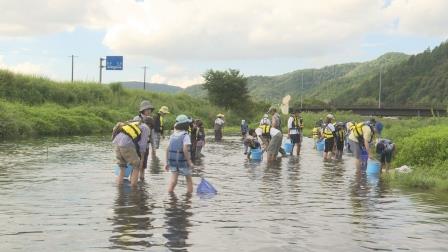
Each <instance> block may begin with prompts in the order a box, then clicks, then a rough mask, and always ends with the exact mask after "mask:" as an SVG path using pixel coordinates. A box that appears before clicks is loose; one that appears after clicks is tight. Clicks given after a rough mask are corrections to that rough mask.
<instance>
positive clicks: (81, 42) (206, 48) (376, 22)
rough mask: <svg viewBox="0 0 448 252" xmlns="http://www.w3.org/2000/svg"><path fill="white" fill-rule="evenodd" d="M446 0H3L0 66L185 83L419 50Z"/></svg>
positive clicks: (438, 35) (429, 42)
mask: <svg viewBox="0 0 448 252" xmlns="http://www.w3.org/2000/svg"><path fill="white" fill-rule="evenodd" d="M446 10H448V1H447V0H319V1H309V0H0V14H1V15H0V68H3V69H9V70H11V71H14V72H20V73H25V74H33V75H43V76H46V77H49V78H52V79H55V80H60V81H69V80H70V79H71V58H70V57H69V56H70V55H75V56H76V57H75V58H74V79H75V80H79V81H95V82H96V81H98V79H99V59H100V58H101V57H105V56H116V55H119V56H123V58H124V69H123V70H122V71H105V70H104V71H103V82H106V83H109V82H116V81H143V72H144V70H143V66H148V72H147V80H149V81H151V82H154V83H168V84H171V85H176V86H180V87H187V86H190V85H193V84H198V83H201V82H202V77H201V75H202V74H203V73H204V72H205V71H206V70H208V69H216V70H224V69H228V68H233V69H239V70H240V71H241V72H242V73H243V74H245V75H246V76H251V75H278V74H283V73H287V72H290V71H293V70H297V69H303V68H319V67H323V66H326V65H332V64H340V63H347V62H360V61H367V60H373V59H375V58H377V57H379V56H381V55H382V54H384V53H387V52H392V51H393V52H404V53H408V54H416V53H419V52H421V51H423V50H425V49H427V48H428V47H430V48H434V47H435V46H437V45H439V44H440V43H442V42H444V41H446V40H447V38H448V29H447V28H446V25H447V24H448V15H447V14H446Z"/></svg>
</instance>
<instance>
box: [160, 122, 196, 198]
mask: <svg viewBox="0 0 448 252" xmlns="http://www.w3.org/2000/svg"><path fill="white" fill-rule="evenodd" d="M191 121H192V120H191V119H190V118H188V117H187V116H186V115H179V116H178V117H176V123H175V124H174V133H173V134H172V135H171V137H170V142H169V145H168V149H167V151H166V165H165V170H166V171H171V178H170V182H169V185H168V192H169V193H172V192H173V191H174V188H175V187H176V185H177V179H178V177H179V174H180V175H182V176H185V179H186V181H187V193H188V194H191V193H192V192H193V180H192V178H191V169H192V168H193V163H192V161H191V152H190V148H191V139H190V135H189V134H188V128H189V127H190V123H191Z"/></svg>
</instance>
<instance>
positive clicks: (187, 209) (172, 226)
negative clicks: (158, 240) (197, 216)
mask: <svg viewBox="0 0 448 252" xmlns="http://www.w3.org/2000/svg"><path fill="white" fill-rule="evenodd" d="M192 215H193V213H192V212H191V196H188V195H187V196H185V199H178V197H177V196H176V194H174V193H172V194H170V198H169V200H168V202H166V203H165V224H166V227H167V229H166V233H164V234H163V236H164V237H165V238H166V239H167V240H168V241H167V243H166V244H165V245H166V246H167V247H168V248H170V249H172V250H175V251H187V249H186V248H187V247H189V246H190V244H188V242H187V240H188V233H189V227H191V224H190V221H189V218H190V217H191V216H192Z"/></svg>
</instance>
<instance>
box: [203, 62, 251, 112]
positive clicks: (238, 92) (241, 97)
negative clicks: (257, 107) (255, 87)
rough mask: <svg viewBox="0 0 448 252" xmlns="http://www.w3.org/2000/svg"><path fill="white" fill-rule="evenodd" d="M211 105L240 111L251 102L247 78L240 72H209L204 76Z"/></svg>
mask: <svg viewBox="0 0 448 252" xmlns="http://www.w3.org/2000/svg"><path fill="white" fill-rule="evenodd" d="M203 77H204V79H205V83H204V86H203V88H204V89H205V90H207V93H208V99H209V100H210V102H211V103H213V104H215V105H217V106H221V107H224V108H225V109H227V110H228V109H240V108H243V107H244V106H245V105H247V104H248V102H250V100H249V90H248V89H247V78H246V77H244V75H243V74H241V73H240V71H239V70H235V69H229V70H226V71H214V70H208V71H207V72H205V73H204V74H203Z"/></svg>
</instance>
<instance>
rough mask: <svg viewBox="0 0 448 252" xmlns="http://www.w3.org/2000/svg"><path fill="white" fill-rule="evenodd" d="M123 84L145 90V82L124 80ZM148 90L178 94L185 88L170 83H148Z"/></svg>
mask: <svg viewBox="0 0 448 252" xmlns="http://www.w3.org/2000/svg"><path fill="white" fill-rule="evenodd" d="M121 85H123V87H124V88H129V89H142V90H143V82H139V81H127V82H122V83H121ZM146 90H147V91H151V92H156V93H169V94H177V93H180V92H182V91H183V90H184V89H183V88H180V87H176V86H172V85H168V84H156V83H146Z"/></svg>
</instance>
